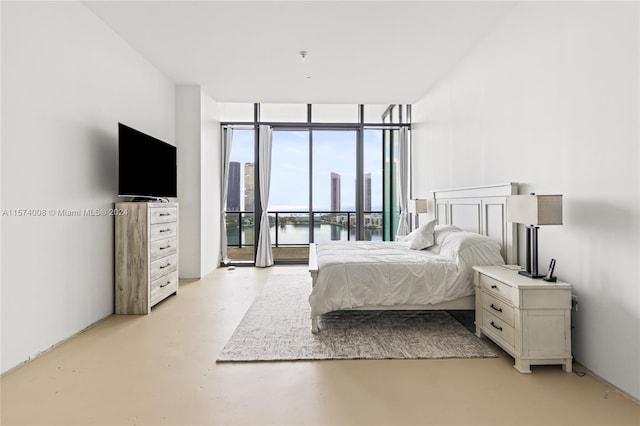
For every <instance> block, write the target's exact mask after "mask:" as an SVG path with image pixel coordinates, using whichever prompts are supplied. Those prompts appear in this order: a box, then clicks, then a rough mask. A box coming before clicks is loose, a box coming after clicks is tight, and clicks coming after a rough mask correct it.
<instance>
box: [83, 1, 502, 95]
mask: <svg viewBox="0 0 640 426" xmlns="http://www.w3.org/2000/svg"><path fill="white" fill-rule="evenodd" d="M84 4H85V5H86V6H87V7H88V8H89V9H90V10H92V11H93V12H94V13H95V14H96V15H97V16H99V17H100V18H101V19H102V20H103V21H104V22H105V23H106V24H107V25H109V26H110V27H111V28H112V29H113V30H114V31H115V32H116V33H118V34H119V35H120V36H121V37H122V38H123V39H124V40H126V41H127V42H128V43H129V44H130V45H131V46H133V47H134V48H135V49H136V50H137V51H139V52H140V53H141V54H142V55H143V56H144V57H146V58H147V59H148V60H149V61H150V62H151V63H152V64H154V65H155V66H156V67H157V68H158V69H159V70H160V71H162V72H163V73H164V74H166V75H167V76H168V77H169V78H170V79H171V80H172V81H174V82H175V83H176V84H198V85H201V86H203V88H204V90H205V91H206V92H207V93H208V94H209V95H210V96H211V97H212V98H213V99H215V100H217V101H221V102H280V103H368V104H376V103H382V104H384V103H387V104H388V103H413V102H415V101H416V100H418V99H419V98H420V97H421V96H422V95H424V94H425V93H426V92H427V90H428V89H429V87H430V86H431V85H433V84H434V83H435V82H436V81H437V80H438V79H439V78H441V76H443V75H444V74H445V73H446V72H447V71H448V70H450V69H451V68H452V67H453V66H454V65H455V63H456V62H457V61H459V60H460V59H461V58H462V57H463V56H464V55H465V54H467V53H468V52H469V51H470V50H471V49H473V47H474V46H475V45H476V44H477V43H478V42H479V41H480V39H481V38H482V37H483V36H484V35H485V34H486V33H487V32H488V31H489V30H490V29H491V28H492V27H493V26H495V25H496V24H497V22H499V21H500V19H501V18H502V17H503V16H504V15H505V14H506V13H507V12H508V11H509V10H510V9H511V8H512V7H513V5H514V3H513V2H500V1H489V2H484V1H465V2H462V1H280V2H276V1H196V2H185V1H158V2H156V1H86V2H84ZM301 50H306V51H308V52H309V54H308V57H307V60H306V61H305V62H302V60H301V58H300V56H299V53H298V52H299V51H301ZM306 77H310V79H307V78H306Z"/></svg>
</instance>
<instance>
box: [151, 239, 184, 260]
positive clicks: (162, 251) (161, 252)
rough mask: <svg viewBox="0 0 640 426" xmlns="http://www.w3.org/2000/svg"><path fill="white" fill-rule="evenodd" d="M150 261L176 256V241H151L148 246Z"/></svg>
mask: <svg viewBox="0 0 640 426" xmlns="http://www.w3.org/2000/svg"><path fill="white" fill-rule="evenodd" d="M150 250H151V261H154V260H157V259H160V258H163V257H165V256H170V255H172V254H176V252H177V251H178V239H177V238H166V239H164V240H156V241H152V242H151V244H150Z"/></svg>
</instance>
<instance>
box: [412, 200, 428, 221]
mask: <svg viewBox="0 0 640 426" xmlns="http://www.w3.org/2000/svg"><path fill="white" fill-rule="evenodd" d="M428 204H429V203H428V202H427V200H426V199H415V200H410V201H409V212H410V213H412V214H414V215H416V228H417V227H418V225H419V218H420V213H428V212H429V208H428Z"/></svg>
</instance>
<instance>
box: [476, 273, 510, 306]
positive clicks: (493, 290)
mask: <svg viewBox="0 0 640 426" xmlns="http://www.w3.org/2000/svg"><path fill="white" fill-rule="evenodd" d="M480 286H481V287H482V288H483V289H485V290H487V292H488V293H489V294H492V295H496V296H500V297H503V298H505V299H506V300H507V301H508V302H509V303H513V288H511V287H510V286H508V285H507V284H505V283H503V282H501V281H498V280H495V279H493V278H491V277H488V276H486V275H484V274H480Z"/></svg>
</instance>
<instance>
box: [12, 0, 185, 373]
mask: <svg viewBox="0 0 640 426" xmlns="http://www.w3.org/2000/svg"><path fill="white" fill-rule="evenodd" d="M1 7H2V107H3V108H2V155H1V158H2V208H3V209H31V208H34V209H44V211H45V212H46V216H45V217H6V216H5V217H2V231H3V234H2V365H1V369H2V371H3V372H4V371H7V370H8V369H11V368H12V367H14V366H16V365H18V364H19V363H21V362H22V361H25V360H27V359H29V358H31V357H33V356H34V355H36V354H38V353H40V352H41V351H43V350H46V349H48V348H49V347H50V346H51V345H54V344H56V343H57V342H59V341H61V340H64V339H65V338H67V337H69V336H71V335H73V334H75V333H77V332H79V331H81V330H82V329H83V328H85V327H87V326H89V325H91V324H92V323H94V322H96V321H98V320H100V319H101V318H104V317H106V316H108V315H110V314H111V313H113V303H114V299H113V292H114V281H113V280H114V275H113V268H114V263H113V244H114V237H113V232H114V225H113V223H114V221H113V217H111V216H102V217H82V216H81V217H58V216H55V215H52V214H51V213H49V211H50V210H52V209H53V210H57V209H69V210H76V209H95V208H105V209H107V208H109V207H111V206H112V203H113V202H114V201H116V200H117V197H116V194H117V174H116V152H117V123H118V121H121V122H124V123H126V124H128V125H130V126H132V127H135V128H137V129H140V130H141V131H144V132H147V133H150V134H152V135H154V136H156V137H158V138H160V139H163V140H166V141H169V142H173V139H174V119H175V118H174V86H173V84H172V83H171V82H170V81H169V80H168V79H166V78H165V77H164V76H163V75H162V74H161V73H160V72H159V71H158V70H156V69H155V68H154V67H153V66H151V65H150V64H149V63H148V62H147V61H146V60H145V59H143V58H142V57H141V56H140V55H139V54H138V53H137V52H135V51H134V50H133V49H132V48H131V47H129V45H127V44H126V43H125V42H124V41H123V40H122V39H121V38H120V37H118V36H117V35H116V34H115V33H113V32H112V31H111V30H110V29H109V28H108V27H106V26H105V25H104V24H103V23H102V21H101V20H99V19H98V18H97V17H96V16H95V15H93V13H92V12H90V11H89V10H88V9H87V8H85V7H84V6H83V5H82V4H81V3H79V2H55V3H49V2H41V3H34V2H2V6H1Z"/></svg>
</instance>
